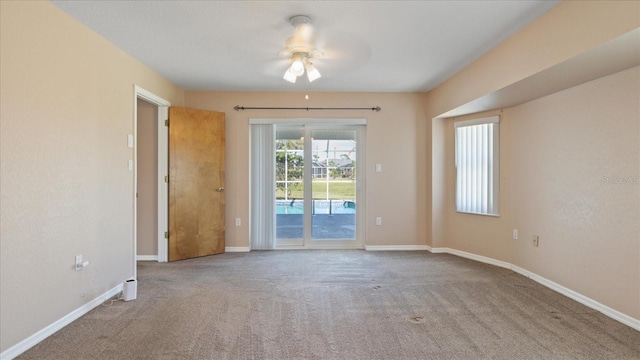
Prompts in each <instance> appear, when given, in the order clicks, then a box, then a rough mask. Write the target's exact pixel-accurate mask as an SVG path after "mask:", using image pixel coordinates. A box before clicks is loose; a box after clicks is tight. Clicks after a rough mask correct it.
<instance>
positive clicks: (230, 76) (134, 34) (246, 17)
mask: <svg viewBox="0 0 640 360" xmlns="http://www.w3.org/2000/svg"><path fill="white" fill-rule="evenodd" d="M52 2H53V3H54V4H55V5H56V6H57V7H59V8H60V9H62V10H63V11H65V12H67V13H68V14H70V15H71V16H73V17H75V18H76V19H78V20H79V21H80V22H82V23H84V24H85V25H87V26H88V27H89V28H91V29H93V30H94V31H96V32H97V33H98V34H100V35H102V36H103V37H104V38H106V39H108V40H109V41H110V42H112V43H114V44H115V45H116V46H118V47H119V48H121V49H123V50H124V51H126V52H127V53H129V54H130V55H132V56H133V57H135V58H137V59H138V60H140V61H141V62H142V63H144V64H146V65H147V66H149V67H151V68H152V69H154V70H155V71H157V72H158V73H160V74H162V75H163V76H165V77H166V78H168V79H169V80H171V81H172V82H174V83H175V84H177V85H179V86H181V87H182V88H184V89H185V90H223V91H233V90H242V91H373V92H415V91H428V90H430V89H432V88H434V87H435V86H436V85H438V84H439V83H441V82H442V81H444V80H446V79H447V78H448V77H450V76H451V75H453V74H455V73H456V72H458V71H459V70H461V69H462V68H464V67H465V66H466V65H468V64H470V63H471V62H473V61H474V60H475V59H477V58H478V57H479V56H481V55H482V54H483V53H485V52H487V51H488V50H490V49H491V48H493V47H495V46H496V45H498V44H499V43H500V42H502V41H503V40H505V39H506V38H508V37H509V36H510V35H512V34H513V33H515V32H516V31H518V30H519V29H521V28H522V27H524V26H526V25H527V24H528V23H530V22H531V21H532V20H534V19H535V18H537V17H539V16H540V15H542V14H543V13H544V12H546V11H547V10H549V9H550V8H552V7H553V6H555V5H556V4H558V2H559V1H546V0H536V1H515V0H513V1H484V0H479V1H58V0H55V1H52ZM298 14H303V15H308V16H310V17H311V18H312V19H313V24H314V26H315V35H316V42H317V45H318V47H319V48H320V49H321V50H323V51H324V53H325V56H324V57H323V58H322V59H318V60H316V61H314V64H315V65H316V67H317V68H318V70H320V72H321V73H322V78H320V79H319V80H316V81H315V82H313V83H309V82H308V81H307V79H306V77H301V78H298V81H297V82H296V83H295V84H291V83H288V82H286V81H284V80H283V79H282V75H283V73H284V71H285V70H286V68H287V66H288V64H289V61H288V60H287V59H283V58H281V57H280V56H278V53H279V52H280V51H281V50H282V49H283V48H284V42H285V40H286V38H287V37H289V36H290V35H292V33H293V27H292V26H291V25H290V24H289V22H288V18H289V17H290V16H292V15H298Z"/></svg>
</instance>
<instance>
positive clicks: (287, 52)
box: [280, 15, 324, 83]
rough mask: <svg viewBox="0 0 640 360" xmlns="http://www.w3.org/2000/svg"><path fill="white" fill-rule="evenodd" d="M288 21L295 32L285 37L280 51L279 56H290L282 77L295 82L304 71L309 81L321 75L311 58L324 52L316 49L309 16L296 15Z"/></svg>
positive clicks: (318, 56)
mask: <svg viewBox="0 0 640 360" xmlns="http://www.w3.org/2000/svg"><path fill="white" fill-rule="evenodd" d="M289 22H290V23H291V25H292V26H293V27H294V28H295V32H294V34H293V35H292V36H290V37H289V38H288V39H287V41H286V43H285V49H284V50H283V51H281V52H280V54H281V56H286V57H290V58H291V65H290V66H289V67H288V68H287V71H285V73H284V76H283V79H285V80H287V81H289V82H291V83H295V82H296V79H297V78H298V76H302V75H303V74H304V73H305V71H306V72H307V79H309V82H312V81H314V80H317V79H318V78H320V77H321V76H322V75H320V72H319V71H318V69H316V67H315V66H313V62H312V60H313V59H317V58H320V57H322V56H323V55H324V54H323V53H322V51H320V50H318V49H316V44H315V41H314V40H313V27H312V26H311V18H310V17H308V16H306V15H296V16H292V17H290V18H289Z"/></svg>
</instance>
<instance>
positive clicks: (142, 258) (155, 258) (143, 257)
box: [136, 255, 158, 261]
mask: <svg viewBox="0 0 640 360" xmlns="http://www.w3.org/2000/svg"><path fill="white" fill-rule="evenodd" d="M136 261H158V255H137V256H136Z"/></svg>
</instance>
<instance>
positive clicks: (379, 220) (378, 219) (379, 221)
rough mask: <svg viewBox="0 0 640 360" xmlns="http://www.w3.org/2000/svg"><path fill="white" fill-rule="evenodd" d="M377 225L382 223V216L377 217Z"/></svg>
mask: <svg viewBox="0 0 640 360" xmlns="http://www.w3.org/2000/svg"><path fill="white" fill-rule="evenodd" d="M376 225H382V218H381V217H380V216H378V217H377V218H376Z"/></svg>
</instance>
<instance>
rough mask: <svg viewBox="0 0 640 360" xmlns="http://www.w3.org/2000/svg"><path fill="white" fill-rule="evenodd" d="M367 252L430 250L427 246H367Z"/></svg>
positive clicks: (365, 247)
mask: <svg viewBox="0 0 640 360" xmlns="http://www.w3.org/2000/svg"><path fill="white" fill-rule="evenodd" d="M364 249H365V250H366V251H417V250H426V251H428V250H429V246H427V245H365V246H364Z"/></svg>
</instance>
